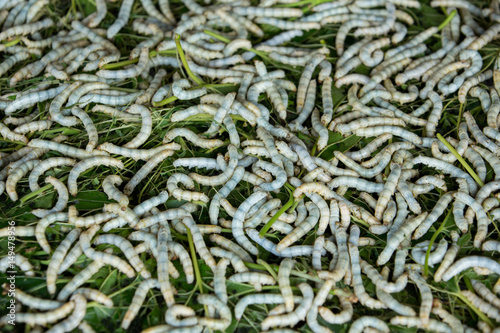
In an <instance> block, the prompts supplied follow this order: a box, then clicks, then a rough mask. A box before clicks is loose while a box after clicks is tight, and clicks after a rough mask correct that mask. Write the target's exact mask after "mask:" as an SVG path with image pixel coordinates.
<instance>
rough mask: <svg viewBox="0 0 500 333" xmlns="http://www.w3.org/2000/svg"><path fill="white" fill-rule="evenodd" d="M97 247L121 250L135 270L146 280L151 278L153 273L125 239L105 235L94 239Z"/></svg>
mask: <svg viewBox="0 0 500 333" xmlns="http://www.w3.org/2000/svg"><path fill="white" fill-rule="evenodd" d="M93 243H94V244H95V245H99V244H112V245H115V246H117V247H118V248H120V250H121V251H122V252H123V254H124V255H125V257H126V258H127V259H128V260H129V262H130V263H131V265H132V266H133V267H134V269H135V270H136V271H137V272H138V273H140V274H141V276H142V277H144V278H145V279H149V278H150V277H151V273H149V272H148V270H147V269H146V268H145V266H144V264H143V262H142V261H141V260H140V259H139V256H138V255H137V253H136V252H135V250H134V247H133V246H132V244H131V243H130V242H129V241H128V240H126V239H125V238H123V237H121V236H118V235H112V234H103V235H99V236H97V237H96V238H95V239H94V242H93Z"/></svg>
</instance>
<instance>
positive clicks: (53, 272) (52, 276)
mask: <svg viewBox="0 0 500 333" xmlns="http://www.w3.org/2000/svg"><path fill="white" fill-rule="evenodd" d="M80 233H81V230H80V229H78V228H77V229H74V230H72V231H71V232H70V233H69V234H68V235H67V236H66V238H64V240H63V241H62V242H61V244H60V245H59V246H58V247H57V249H56V250H55V251H54V253H53V254H52V257H51V260H50V262H49V266H48V267H47V290H48V291H49V293H50V294H52V295H53V294H55V292H56V280H57V276H58V271H59V268H60V266H61V263H62V261H63V259H64V257H65V255H66V253H67V252H68V250H69V248H70V246H71V244H73V242H75V240H77V238H78V237H79V236H80Z"/></svg>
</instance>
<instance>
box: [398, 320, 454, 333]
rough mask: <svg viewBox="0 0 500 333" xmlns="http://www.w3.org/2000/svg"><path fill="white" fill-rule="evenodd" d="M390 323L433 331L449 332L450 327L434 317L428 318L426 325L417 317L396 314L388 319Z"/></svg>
mask: <svg viewBox="0 0 500 333" xmlns="http://www.w3.org/2000/svg"><path fill="white" fill-rule="evenodd" d="M390 323H391V324H392V325H402V326H406V327H417V328H421V329H427V330H432V331H435V332H443V333H449V332H451V328H450V327H449V326H448V325H447V324H445V323H443V322H441V321H439V320H436V319H429V322H428V323H427V325H424V323H423V321H422V320H421V319H420V318H419V317H406V316H396V317H393V318H392V319H391V321H390Z"/></svg>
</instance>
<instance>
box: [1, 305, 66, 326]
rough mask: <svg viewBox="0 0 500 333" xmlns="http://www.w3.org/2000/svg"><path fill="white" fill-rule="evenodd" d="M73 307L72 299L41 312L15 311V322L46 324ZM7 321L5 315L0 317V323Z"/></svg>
mask: <svg viewBox="0 0 500 333" xmlns="http://www.w3.org/2000/svg"><path fill="white" fill-rule="evenodd" d="M74 308H75V303H74V302H73V301H70V302H67V303H64V304H63V305H61V306H60V307H58V308H56V309H54V310H51V311H47V312H42V313H17V314H16V322H17V323H20V324H22V323H26V324H28V325H31V326H35V325H42V326H45V325H47V324H53V323H55V322H57V321H59V320H61V319H63V318H65V317H66V316H68V315H69V314H70V313H71V311H73V309H74ZM7 321H8V317H7V315H5V316H3V317H2V318H0V323H2V324H6V323H7Z"/></svg>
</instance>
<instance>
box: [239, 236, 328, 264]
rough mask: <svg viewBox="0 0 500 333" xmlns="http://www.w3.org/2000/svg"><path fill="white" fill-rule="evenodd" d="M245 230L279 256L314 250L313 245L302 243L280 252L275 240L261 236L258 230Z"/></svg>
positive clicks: (265, 247) (299, 254)
mask: <svg viewBox="0 0 500 333" xmlns="http://www.w3.org/2000/svg"><path fill="white" fill-rule="evenodd" d="M245 231H246V233H247V235H248V237H249V238H251V239H252V240H253V241H254V242H256V243H257V244H259V245H260V246H262V247H263V248H264V249H265V250H266V251H269V252H271V253H272V254H273V255H275V256H277V257H283V258H294V257H297V256H310V255H311V254H312V251H313V247H312V246H309V245H300V246H290V247H287V248H286V249H284V250H283V251H281V252H278V251H276V244H274V243H273V242H271V241H270V240H268V239H266V238H261V237H260V236H259V232H258V231H257V230H255V229H246V230H245ZM325 253H326V251H325Z"/></svg>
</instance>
